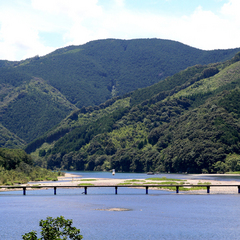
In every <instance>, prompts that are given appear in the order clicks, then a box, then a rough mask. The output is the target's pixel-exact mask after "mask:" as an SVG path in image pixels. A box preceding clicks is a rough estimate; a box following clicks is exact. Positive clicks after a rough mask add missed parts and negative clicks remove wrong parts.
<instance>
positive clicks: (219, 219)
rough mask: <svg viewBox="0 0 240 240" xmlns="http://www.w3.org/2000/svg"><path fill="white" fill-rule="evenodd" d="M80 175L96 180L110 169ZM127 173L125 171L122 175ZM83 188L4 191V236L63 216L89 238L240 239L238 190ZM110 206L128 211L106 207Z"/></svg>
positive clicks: (0, 210) (0, 196) (0, 216)
mask: <svg viewBox="0 0 240 240" xmlns="http://www.w3.org/2000/svg"><path fill="white" fill-rule="evenodd" d="M79 174H81V175H82V176H83V175H84V176H83V177H90V178H94V177H99V175H101V176H105V174H107V173H97V174H94V173H87V172H85V173H79ZM108 174H109V173H108ZM96 175H97V176H96ZM116 175H117V176H115V177H116V178H120V177H119V176H118V174H116ZM126 175H127V174H121V178H125V176H126ZM107 176H108V175H107ZM134 176H135V177H136V178H140V176H142V177H143V178H147V177H149V176H147V177H146V176H144V175H143V174H134V175H132V174H131V177H130V178H134ZM108 177H112V176H111V175H110V176H108ZM170 177H171V178H173V177H174V176H172V175H171V176H170ZM175 177H177V176H175ZM126 178H128V177H126ZM177 178H179V177H177ZM184 178H186V177H184ZM82 192H83V189H57V195H56V196H55V195H53V190H52V189H49V190H36V191H35V190H34V191H27V195H26V196H23V195H22V191H15V192H4V193H0V239H1V240H2V239H3V240H5V239H6V240H7V239H13V240H14V239H21V235H22V234H24V233H26V232H29V231H31V230H37V231H38V232H40V228H39V226H38V223H39V220H40V219H46V217H47V216H51V217H57V216H60V215H63V216H64V217H65V218H68V219H72V220H73V226H75V227H77V228H80V229H81V234H82V235H83V237H84V238H83V239H85V240H91V239H98V240H101V239H104V240H108V239H109V240H110V239H117V240H118V239H119V240H120V239H121V240H122V239H129V240H133V239H134V240H135V239H144V240H145V239H149V240H152V239H239V238H240V237H239V235H240V220H239V216H240V195H238V194H234V195H221V194H216V195H214V194H210V195H209V194H201V195H198V194H187V193H184V194H176V193H175V192H167V191H155V190H149V194H148V195H145V190H144V189H130V188H119V190H118V195H115V194H114V189H112V188H89V189H88V195H84V194H82ZM109 208H127V209H129V211H122V212H112V211H102V210H106V209H109Z"/></svg>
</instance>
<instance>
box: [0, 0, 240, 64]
mask: <svg viewBox="0 0 240 240" xmlns="http://www.w3.org/2000/svg"><path fill="white" fill-rule="evenodd" d="M239 10H240V0H7V1H6V0H0V59H1V60H3V59H4V60H5V59H7V60H22V59H25V58H29V57H33V56H35V55H40V56H43V55H46V54H47V53H49V52H52V51H54V50H55V49H57V48H61V47H65V46H68V45H80V44H84V43H86V42H88V41H92V40H97V39H106V38H120V39H135V38H162V39H171V40H175V41H179V42H182V43H184V44H187V45H190V46H192V47H196V48H200V49H204V50H211V49H227V48H235V47H240V14H239Z"/></svg>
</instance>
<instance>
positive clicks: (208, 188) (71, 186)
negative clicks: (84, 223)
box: [0, 184, 240, 195]
mask: <svg viewBox="0 0 240 240" xmlns="http://www.w3.org/2000/svg"><path fill="white" fill-rule="evenodd" d="M93 187H97V188H103V187H111V188H115V194H118V188H122V187H128V188H145V189H146V194H148V190H149V188H160V190H161V188H168V187H171V188H172V187H175V188H176V193H179V189H180V187H191V188H194V187H206V190H207V193H208V194H210V187H237V189H238V193H239V194H240V185H189V184H188V185H165V184H164V185H92V186H89V185H86V186H84V185H80V186H77V185H76V186H73V185H70V186H52V185H42V186H0V189H4V190H18V189H22V190H23V195H26V191H27V189H41V188H44V189H46V188H47V189H48V188H53V191H54V195H56V194H57V188H84V192H83V193H84V194H85V195H87V189H88V188H93Z"/></svg>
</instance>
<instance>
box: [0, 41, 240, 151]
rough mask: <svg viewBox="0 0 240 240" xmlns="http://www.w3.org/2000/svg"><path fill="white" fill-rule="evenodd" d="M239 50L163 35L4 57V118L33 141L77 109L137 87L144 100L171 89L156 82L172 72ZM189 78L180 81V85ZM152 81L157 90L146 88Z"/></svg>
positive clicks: (0, 106)
mask: <svg viewBox="0 0 240 240" xmlns="http://www.w3.org/2000/svg"><path fill="white" fill-rule="evenodd" d="M239 50H240V49H229V50H215V51H203V50H199V49H195V48H192V47H189V46H186V45H184V44H181V43H179V42H174V41H169V40H161V39H135V40H118V39H107V40H99V41H93V42H89V43H87V44H84V45H81V46H69V47H66V48H62V49H58V50H56V51H54V52H52V53H50V54H48V55H46V56H43V57H38V56H36V57H34V58H30V59H26V60H23V61H19V62H10V61H0V99H1V101H0V116H1V118H0V119H1V121H0V123H1V124H2V125H3V126H4V127H5V128H7V130H8V131H10V132H11V133H12V134H15V135H16V136H17V137H18V138H19V139H21V141H24V142H27V143H29V142H31V141H33V140H34V139H36V138H38V137H40V136H42V135H43V134H44V133H46V132H48V131H49V130H50V129H52V128H53V127H54V126H55V125H56V124H59V123H60V122H61V120H63V119H64V118H65V117H67V116H68V115H69V114H70V113H71V112H72V111H78V109H80V108H81V109H82V108H83V107H84V106H85V107H89V109H87V111H90V110H91V107H90V106H92V107H93V108H94V107H95V106H99V105H100V104H101V103H105V102H106V101H107V100H110V99H112V97H119V96H120V97H122V96H123V95H124V94H128V93H129V92H131V91H134V90H136V89H139V90H138V91H137V92H135V93H134V96H132V97H131V102H130V105H131V106H132V105H135V104H138V103H140V102H141V101H142V100H143V99H148V98H150V97H152V96H153V95H155V94H157V93H159V92H162V93H163V94H165V93H166V91H170V90H171V89H172V86H171V84H169V82H165V83H166V84H165V85H153V84H156V83H158V82H160V81H162V80H164V79H165V78H166V77H168V76H172V75H173V74H176V73H177V72H179V71H180V70H183V69H185V68H187V67H189V66H194V65H196V64H202V65H204V64H209V63H214V62H221V61H225V60H227V59H230V58H232V57H233V56H234V54H236V52H238V51H239ZM202 68H204V67H203V66H199V69H198V70H196V71H198V72H201V69H202ZM194 71H195V70H194ZM183 82H184V79H182V80H179V82H178V83H174V84H175V85H176V86H177V85H179V86H180V85H181V84H182V83H183ZM152 85H153V87H151V90H152V91H146V90H145V89H142V88H145V87H147V86H152ZM175 85H174V86H175ZM156 86H158V87H159V88H155V87H156ZM161 88H162V89H161ZM140 89H142V90H140ZM102 107H103V108H105V107H104V104H103V105H102ZM85 109H86V108H85ZM81 111H84V110H81ZM98 115H99V114H98ZM100 115H101V114H100ZM73 116H74V115H73ZM67 128H69V127H67ZM64 131H65V130H64ZM66 131H68V130H66ZM56 135H57V136H58V134H57V133H56ZM0 146H4V143H3V144H2V145H0ZM8 146H9V147H16V146H15V145H14V144H13V145H12V146H10V145H8ZM18 146H19V147H21V144H20V145H18Z"/></svg>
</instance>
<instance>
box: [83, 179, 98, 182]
mask: <svg viewBox="0 0 240 240" xmlns="http://www.w3.org/2000/svg"><path fill="white" fill-rule="evenodd" d="M80 181H84V182H91V181H97V179H81V180H80Z"/></svg>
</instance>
